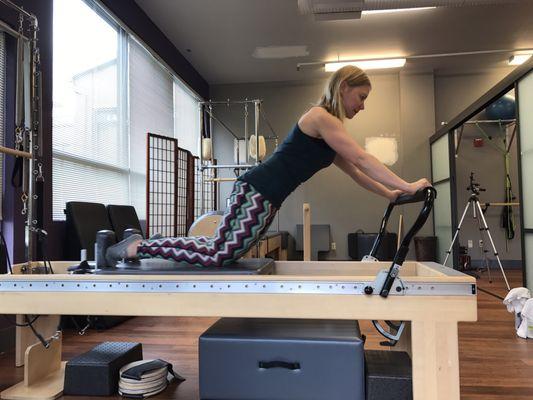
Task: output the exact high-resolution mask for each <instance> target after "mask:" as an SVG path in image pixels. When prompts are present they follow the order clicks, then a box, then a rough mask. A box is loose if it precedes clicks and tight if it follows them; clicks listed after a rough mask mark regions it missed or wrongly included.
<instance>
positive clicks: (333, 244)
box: [331, 242, 337, 250]
mask: <svg viewBox="0 0 533 400" xmlns="http://www.w3.org/2000/svg"><path fill="white" fill-rule="evenodd" d="M331 250H337V243H335V242H331Z"/></svg>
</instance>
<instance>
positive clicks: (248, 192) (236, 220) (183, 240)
mask: <svg viewBox="0 0 533 400" xmlns="http://www.w3.org/2000/svg"><path fill="white" fill-rule="evenodd" d="M230 204H231V205H230V207H229V208H228V209H227V210H226V213H225V214H224V216H223V217H222V220H221V222H220V225H219V227H218V229H217V232H216V234H215V236H213V237H206V236H193V237H177V238H162V239H157V240H144V241H143V242H142V243H141V245H140V246H139V247H138V249H137V255H138V256H139V257H141V258H147V257H152V258H153V257H159V258H165V259H173V260H176V261H184V262H187V263H190V264H193V265H196V266H198V267H221V266H224V265H227V264H230V263H232V262H233V261H235V260H236V259H238V258H239V257H241V256H242V255H244V254H245V253H246V252H247V251H248V250H249V249H250V248H251V247H252V246H253V245H254V244H255V243H257V241H258V240H259V239H260V238H261V236H262V235H263V234H264V233H265V232H266V231H267V229H268V227H269V226H270V224H271V223H272V220H273V219H274V216H275V215H276V212H277V209H276V208H275V207H274V206H273V205H272V203H271V202H270V201H269V200H267V199H265V198H264V197H263V195H262V194H260V193H259V192H258V191H257V190H256V189H255V188H254V187H253V186H252V185H250V184H249V183H246V182H242V181H236V182H235V186H234V188H233V192H232V193H231V196H230Z"/></svg>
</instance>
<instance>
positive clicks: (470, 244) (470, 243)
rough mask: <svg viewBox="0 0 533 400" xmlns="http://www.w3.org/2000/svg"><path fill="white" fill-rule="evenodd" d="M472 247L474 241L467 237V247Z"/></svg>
mask: <svg viewBox="0 0 533 400" xmlns="http://www.w3.org/2000/svg"><path fill="white" fill-rule="evenodd" d="M472 247H474V242H473V241H472V240H471V239H468V248H469V249H471V248H472Z"/></svg>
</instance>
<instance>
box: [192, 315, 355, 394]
mask: <svg viewBox="0 0 533 400" xmlns="http://www.w3.org/2000/svg"><path fill="white" fill-rule="evenodd" d="M199 370H200V374H199V379H200V398H201V399H202V400H264V399H268V400H365V374H364V349H363V340H362V339H361V335H360V332H359V324H358V323H357V321H341V320H331V321H327V320H298V319H246V318H222V319H220V320H219V321H218V322H216V323H215V324H214V325H212V326H211V327H210V328H209V329H208V330H207V331H205V332H204V333H203V334H202V335H201V336H200V340H199Z"/></svg>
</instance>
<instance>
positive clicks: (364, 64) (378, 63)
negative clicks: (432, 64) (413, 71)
mask: <svg viewBox="0 0 533 400" xmlns="http://www.w3.org/2000/svg"><path fill="white" fill-rule="evenodd" d="M405 61H406V60H405V58H390V59H379V60H361V61H357V60H354V61H341V62H331V63H326V64H325V70H326V72H335V71H337V70H338V69H339V68H342V67H344V66H346V65H355V66H356V67H359V68H361V69H364V70H367V69H385V68H401V67H403V66H404V65H405Z"/></svg>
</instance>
